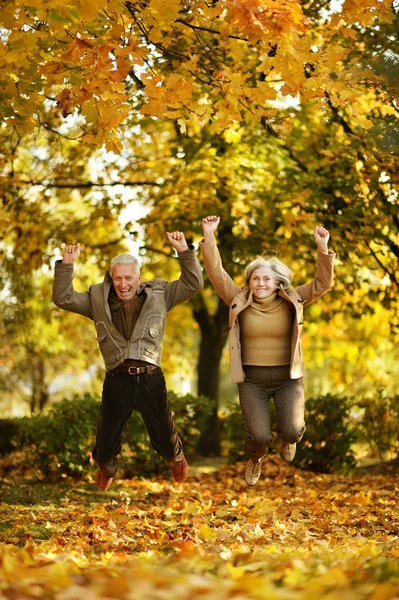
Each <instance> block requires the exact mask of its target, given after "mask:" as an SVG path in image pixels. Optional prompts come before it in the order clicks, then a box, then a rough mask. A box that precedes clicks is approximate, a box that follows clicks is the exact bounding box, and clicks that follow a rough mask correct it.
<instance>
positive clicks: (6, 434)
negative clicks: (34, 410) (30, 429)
mask: <svg viewBox="0 0 399 600" xmlns="http://www.w3.org/2000/svg"><path fill="white" fill-rule="evenodd" d="M27 421H28V422H29V419H26V418H25V417H23V418H21V419H0V456H6V455H7V454H10V453H11V452H13V451H14V450H21V449H22V448H23V447H24V446H25V445H26V444H27V440H26V428H27Z"/></svg>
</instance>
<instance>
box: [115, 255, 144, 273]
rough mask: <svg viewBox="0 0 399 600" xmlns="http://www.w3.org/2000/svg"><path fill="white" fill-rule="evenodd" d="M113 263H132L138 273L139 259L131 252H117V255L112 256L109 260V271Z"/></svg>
mask: <svg viewBox="0 0 399 600" xmlns="http://www.w3.org/2000/svg"><path fill="white" fill-rule="evenodd" d="M115 265H134V266H135V267H136V269H137V271H138V272H139V273H140V265H139V261H138V260H137V258H136V257H135V256H133V255H132V254H119V255H118V256H114V258H113V259H112V260H111V273H112V268H113V267H114V266H115Z"/></svg>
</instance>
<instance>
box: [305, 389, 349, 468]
mask: <svg viewBox="0 0 399 600" xmlns="http://www.w3.org/2000/svg"><path fill="white" fill-rule="evenodd" d="M352 407H353V399H351V398H348V397H339V396H333V395H331V394H327V395H326V396H322V397H320V398H309V399H308V400H307V401H306V406H305V422H306V433H305V435H304V437H303V440H302V441H301V443H300V444H299V448H298V451H297V454H296V457H295V466H297V467H299V468H301V469H308V470H310V471H315V472H319V473H333V472H338V471H343V472H345V471H348V470H350V469H351V468H353V467H354V466H356V461H355V457H354V453H353V450H352V445H353V444H354V443H355V442H356V441H357V434H356V429H355V427H353V426H352V425H351V414H350V413H351V409H352Z"/></svg>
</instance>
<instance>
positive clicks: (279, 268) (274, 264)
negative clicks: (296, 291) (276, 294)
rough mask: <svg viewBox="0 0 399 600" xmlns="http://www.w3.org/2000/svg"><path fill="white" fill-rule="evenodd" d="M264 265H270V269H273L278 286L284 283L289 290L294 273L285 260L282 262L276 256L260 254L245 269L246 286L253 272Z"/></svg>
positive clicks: (284, 286)
mask: <svg viewBox="0 0 399 600" xmlns="http://www.w3.org/2000/svg"><path fill="white" fill-rule="evenodd" d="M262 267H268V268H269V269H271V270H272V271H273V275H274V278H275V280H276V283H277V285H278V287H280V285H282V286H283V288H284V289H285V290H288V288H289V287H290V286H291V282H292V279H293V274H292V272H291V270H290V269H289V268H288V267H287V265H285V264H284V263H283V262H281V260H279V259H278V258H276V257H275V256H270V257H265V258H264V257H262V256H260V257H258V258H256V259H255V260H253V261H252V262H251V263H249V265H248V266H247V268H246V269H245V271H244V279H245V285H246V286H249V282H250V279H251V275H252V273H253V272H254V271H255V270H256V269H261V268H262Z"/></svg>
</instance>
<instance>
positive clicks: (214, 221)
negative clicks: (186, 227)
mask: <svg viewBox="0 0 399 600" xmlns="http://www.w3.org/2000/svg"><path fill="white" fill-rule="evenodd" d="M219 223H220V217H215V215H211V216H210V217H205V218H204V219H202V230H203V232H204V240H205V241H207V240H210V239H212V238H213V237H214V235H215V231H216V229H217V228H218V225H219Z"/></svg>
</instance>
